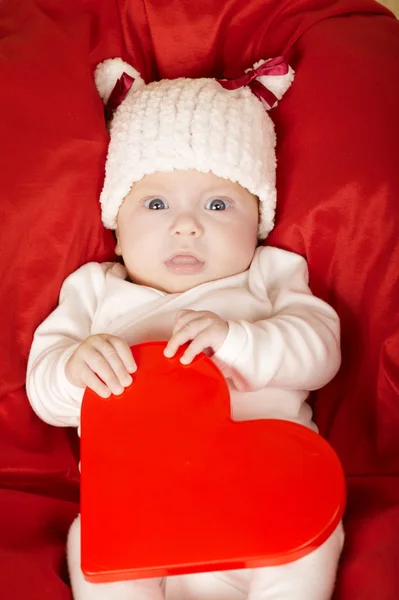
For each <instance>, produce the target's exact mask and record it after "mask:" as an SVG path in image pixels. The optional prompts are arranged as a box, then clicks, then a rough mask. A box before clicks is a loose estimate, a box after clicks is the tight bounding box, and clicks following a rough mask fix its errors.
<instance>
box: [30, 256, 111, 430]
mask: <svg viewBox="0 0 399 600" xmlns="http://www.w3.org/2000/svg"><path fill="white" fill-rule="evenodd" d="M111 266H112V264H111V263H104V264H99V263H88V264H86V265H84V266H83V267H81V268H80V269H78V270H77V271H75V272H74V273H72V275H70V276H69V277H68V278H67V279H66V280H65V281H64V283H63V285H62V288H61V292H60V299H59V305H58V307H57V308H56V309H55V310H54V312H52V313H51V314H50V316H49V317H48V318H47V319H46V320H45V321H43V323H42V324H41V325H40V326H39V327H38V328H37V330H36V332H35V335H34V338H33V343H32V347H31V351H30V355H29V360H28V369H27V378H26V390H27V394H28V398H29V401H30V403H31V405H32V408H33V410H34V411H35V412H36V414H37V415H38V416H39V417H40V418H41V419H42V420H43V421H45V422H46V423H49V424H50V425H56V426H66V427H79V424H80V407H81V403H82V398H83V393H84V388H79V387H76V386H74V385H72V384H71V383H70V382H69V381H68V379H67V377H66V374H65V365H66V363H67V361H68V359H69V357H70V356H71V355H72V353H73V352H74V351H75V349H76V348H77V347H78V346H79V344H80V343H81V342H82V341H83V340H85V339H86V338H87V337H89V336H90V335H91V324H92V322H93V318H94V315H95V312H96V309H97V305H98V300H99V298H100V297H101V296H102V294H103V290H104V283H105V274H106V271H107V270H108V269H109V268H110V267H111Z"/></svg>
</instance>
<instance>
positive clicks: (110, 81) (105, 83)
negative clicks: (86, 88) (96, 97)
mask: <svg viewBox="0 0 399 600" xmlns="http://www.w3.org/2000/svg"><path fill="white" fill-rule="evenodd" d="M123 73H127V74H128V75H130V76H131V77H134V83H133V86H132V87H133V89H137V88H139V87H141V86H143V85H144V80H143V79H142V78H141V75H140V73H139V72H138V71H136V69H135V68H133V67H132V66H131V65H129V64H128V63H126V62H125V61H123V60H122V59H121V58H107V59H106V60H104V61H103V62H101V63H99V64H98V65H97V67H96V69H95V71H94V81H95V83H96V88H97V90H98V93H99V94H100V96H101V99H102V101H103V102H104V104H106V103H107V102H108V98H109V97H110V95H111V92H112V90H113V89H114V86H115V84H116V82H117V81H118V79H119V78H120V77H121V76H122V74H123Z"/></svg>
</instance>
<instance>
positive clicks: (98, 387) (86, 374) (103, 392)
mask: <svg viewBox="0 0 399 600" xmlns="http://www.w3.org/2000/svg"><path fill="white" fill-rule="evenodd" d="M82 381H83V383H84V385H85V386H86V387H88V388H90V389H91V390H93V392H95V393H96V394H98V395H99V396H101V398H109V397H110V395H111V391H110V389H109V388H108V387H107V386H106V385H105V383H103V382H102V381H101V380H100V379H99V378H98V377H97V375H96V374H95V373H93V371H92V370H91V369H90V367H89V366H88V365H86V364H85V365H83V366H82Z"/></svg>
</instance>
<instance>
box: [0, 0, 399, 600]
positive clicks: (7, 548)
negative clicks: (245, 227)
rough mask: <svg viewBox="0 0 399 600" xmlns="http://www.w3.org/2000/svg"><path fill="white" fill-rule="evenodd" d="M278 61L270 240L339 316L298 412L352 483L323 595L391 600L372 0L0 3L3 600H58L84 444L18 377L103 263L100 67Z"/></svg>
mask: <svg viewBox="0 0 399 600" xmlns="http://www.w3.org/2000/svg"><path fill="white" fill-rule="evenodd" d="M281 53H286V54H287V57H288V59H289V61H290V63H291V64H292V66H293V67H294V69H295V70H296V73H297V75H296V80H295V83H294V85H293V86H292V88H291V90H290V93H289V94H287V96H286V98H284V102H281V104H280V105H279V107H278V108H277V109H275V110H273V111H272V113H271V116H272V118H273V119H274V120H275V123H276V127H277V133H278V140H279V142H278V193H279V199H278V215H277V219H278V224H277V226H276V228H275V230H274V231H273V232H272V234H271V236H270V238H269V242H270V243H272V244H275V245H277V246H280V247H283V248H287V249H291V250H294V251H296V252H299V253H301V254H302V255H304V256H305V257H306V258H307V260H308V261H309V267H310V276H311V286H312V288H313V290H314V292H315V293H316V294H317V295H319V296H321V297H323V298H325V299H326V300H327V301H328V302H330V303H331V304H333V306H334V307H335V308H336V310H337V311H338V313H339V315H340V317H341V319H342V349H343V365H342V368H341V371H340V373H339V375H338V376H337V377H336V378H335V380H334V381H333V382H332V383H331V384H330V385H329V386H327V387H326V388H325V389H323V390H321V391H320V392H318V393H317V394H315V396H314V398H313V399H312V403H313V406H314V409H315V415H316V420H317V422H318V424H319V427H320V430H321V433H322V434H323V435H325V436H326V437H327V438H328V439H329V441H330V442H331V443H332V445H333V446H334V447H335V449H336V450H337V452H338V454H339V456H340V457H341V460H342V461H343V464H344V468H345V472H346V474H347V480H348V488H349V504H348V509H347V513H346V519H345V527H346V531H347V540H346V547H345V551H344V555H343V561H342V567H341V570H340V576H339V580H338V584H337V592H336V598H337V599H339V600H354V599H355V600H357V599H359V600H382V599H383V600H396V599H397V597H398V589H399V569H398V568H397V567H398V565H399V542H398V531H399V442H398V439H399V431H398V430H399V402H398V396H399V333H398V330H399V319H398V306H399V284H398V279H399V278H398V265H399V244H398V239H399V235H398V233H399V204H398V197H399V169H398V162H397V161H398V156H399V124H398V123H399V111H398V107H399V82H398V78H397V68H398V59H399V26H398V22H397V21H396V20H395V19H394V18H393V17H392V15H390V13H388V11H386V10H385V9H383V8H382V7H381V6H379V5H378V4H376V3H374V2H373V1H372V0H338V1H335V2H333V1H332V0H331V1H330V2H329V1H325V0H323V1H322V0H298V1H297V2H288V1H283V0H251V1H249V2H242V0H202V1H201V2H191V1H189V0H167V1H164V0H108V1H107V2H104V1H103V0H68V2H60V1H59V0H23V1H16V0H3V2H1V3H0V81H1V94H0V103H1V119H0V131H1V133H0V139H1V153H0V161H1V162H0V173H1V193H2V199H1V219H0V227H1V232H0V245H1V253H0V261H1V263H0V264H1V278H0V285H1V311H0V327H1V338H0V358H1V361H0V597H2V598H3V597H4V598H13V599H15V600H36V599H37V600H39V599H40V600H43V599H45V598H57V600H66V599H69V598H70V590H69V587H68V584H67V574H66V569H65V558H64V554H65V550H64V548H65V538H66V533H67V530H68V527H69V524H70V522H71V521H72V519H73V517H74V516H75V514H76V513H77V512H78V496H79V475H78V469H77V460H78V442H77V438H76V433H75V432H73V431H69V430H66V429H57V428H52V427H50V426H47V425H46V424H44V423H42V422H40V421H39V419H38V418H37V417H36V416H35V415H34V414H33V412H32V410H31V408H30V406H29V403H28V401H27V398H26V395H25V391H24V378H25V370H26V361H27V356H28V352H29V346H30V343H31V340H32V335H33V332H34V330H35V328H36V327H37V325H38V324H39V322H40V321H41V320H42V319H43V318H44V317H45V316H46V315H47V314H48V312H49V311H50V310H52V309H53V308H54V307H55V305H56V303H57V298H58V292H59V288H60V285H61V283H62V281H63V279H64V278H65V277H66V276H67V275H68V274H69V273H70V272H72V271H74V270H75V269H76V268H77V267H78V266H80V265H81V264H83V263H85V262H87V261H89V260H99V261H101V260H104V259H109V258H112V257H113V248H114V243H113V238H112V234H111V233H110V232H106V231H104V229H103V227H102V225H101V223H100V218H99V206H98V195H99V192H100V190H101V185H102V177H103V165H104V159H105V153H106V146H107V134H106V130H105V126H104V119H103V107H102V105H101V101H100V99H99V97H98V95H97V92H96V90H95V87H94V83H93V78H92V70H93V67H94V65H95V64H96V63H97V62H98V61H99V60H102V59H104V58H106V57H109V56H122V57H123V58H124V59H126V60H128V61H129V62H131V63H133V64H134V66H136V68H138V70H139V71H141V73H142V75H143V77H144V78H145V79H146V80H147V81H151V80H153V79H155V78H159V77H177V76H194V77H196V76H202V75H205V76H223V75H225V76H234V75H235V74H240V73H241V72H242V70H243V69H245V68H247V67H249V66H251V65H252V64H253V63H254V62H255V61H257V60H259V59H260V58H267V57H270V56H275V55H277V54H281ZM310 501H311V499H310ZM99 526H101V524H100V525H99Z"/></svg>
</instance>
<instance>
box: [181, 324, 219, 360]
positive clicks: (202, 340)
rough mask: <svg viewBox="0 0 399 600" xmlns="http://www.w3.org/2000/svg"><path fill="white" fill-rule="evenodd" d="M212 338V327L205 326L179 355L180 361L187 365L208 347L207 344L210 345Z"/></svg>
mask: <svg viewBox="0 0 399 600" xmlns="http://www.w3.org/2000/svg"><path fill="white" fill-rule="evenodd" d="M212 339H213V336H212V329H211V327H207V328H206V329H204V330H203V331H201V332H200V333H199V334H198V335H197V336H196V337H195V338H194V339H193V341H192V342H191V344H190V345H189V347H188V348H187V350H186V351H185V352H184V354H183V356H182V357H181V359H180V362H181V363H182V364H183V365H189V364H190V363H191V362H192V361H193V360H194V358H195V357H196V356H197V355H198V354H200V353H201V352H203V351H204V350H205V348H209V346H211V345H212Z"/></svg>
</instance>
